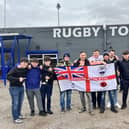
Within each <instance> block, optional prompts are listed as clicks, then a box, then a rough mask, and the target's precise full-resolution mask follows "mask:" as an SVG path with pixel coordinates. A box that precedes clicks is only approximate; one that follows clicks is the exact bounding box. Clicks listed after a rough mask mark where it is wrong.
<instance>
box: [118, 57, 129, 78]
mask: <svg viewBox="0 0 129 129" xmlns="http://www.w3.org/2000/svg"><path fill="white" fill-rule="evenodd" d="M117 65H118V69H119V71H120V77H121V79H124V80H129V60H128V61H126V60H124V59H123V60H121V61H118V62H117Z"/></svg>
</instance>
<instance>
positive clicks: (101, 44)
mask: <svg viewBox="0 0 129 129" xmlns="http://www.w3.org/2000/svg"><path fill="white" fill-rule="evenodd" d="M1 32H3V29H1ZM5 32H11V33H12V32H17V33H21V34H28V35H31V36H32V37H33V38H32V43H31V46H30V50H36V49H37V50H38V49H40V50H58V51H59V56H60V57H61V56H62V55H63V53H65V52H69V53H70V54H71V57H72V60H74V59H76V58H77V57H78V56H79V52H80V51H81V50H84V51H86V52H87V53H88V56H91V54H92V51H93V50H94V49H99V50H100V51H101V53H103V52H104V51H107V50H109V49H111V48H113V49H115V50H116V51H117V54H118V55H120V54H121V53H122V51H124V50H127V49H129V25H108V26H106V27H105V26H61V27H34V28H7V29H6V30H5ZM25 45H26V42H25V40H23V41H21V49H22V50H21V53H22V56H23V55H24V53H25Z"/></svg>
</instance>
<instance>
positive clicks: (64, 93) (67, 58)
mask: <svg viewBox="0 0 129 129" xmlns="http://www.w3.org/2000/svg"><path fill="white" fill-rule="evenodd" d="M71 65H72V63H71V62H70V54H69V53H65V54H64V56H63V61H62V62H60V63H59V64H58V66H66V67H68V66H71ZM71 94H72V90H66V91H60V106H61V112H65V96H66V109H67V111H70V110H71Z"/></svg>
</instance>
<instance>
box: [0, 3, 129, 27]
mask: <svg viewBox="0 0 129 129" xmlns="http://www.w3.org/2000/svg"><path fill="white" fill-rule="evenodd" d="M58 2H59V3H60V4H61V9H60V25H96V24H97V25H98V24H99V25H101V24H121V23H122V24H125V23H126V24H128V23H129V0H6V25H7V26H8V27H38V26H57V8H56V4H57V3H58ZM0 26H2V27H3V26H4V0H0Z"/></svg>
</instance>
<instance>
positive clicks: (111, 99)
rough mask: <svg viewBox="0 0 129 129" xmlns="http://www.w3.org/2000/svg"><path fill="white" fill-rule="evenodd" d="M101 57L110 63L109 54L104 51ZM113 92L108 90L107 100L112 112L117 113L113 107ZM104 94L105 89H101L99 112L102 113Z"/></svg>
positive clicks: (103, 109)
mask: <svg viewBox="0 0 129 129" xmlns="http://www.w3.org/2000/svg"><path fill="white" fill-rule="evenodd" d="M103 58H104V62H105V63H106V64H110V63H111V62H110V59H109V54H108V53H104V55H103ZM113 93H114V90H111V91H108V95H109V100H110V103H111V111H112V112H114V113H117V112H118V111H117V110H116V109H115V103H114V98H113V97H114V95H113ZM105 96H106V91H103V92H102V95H101V103H100V113H104V111H105Z"/></svg>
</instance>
